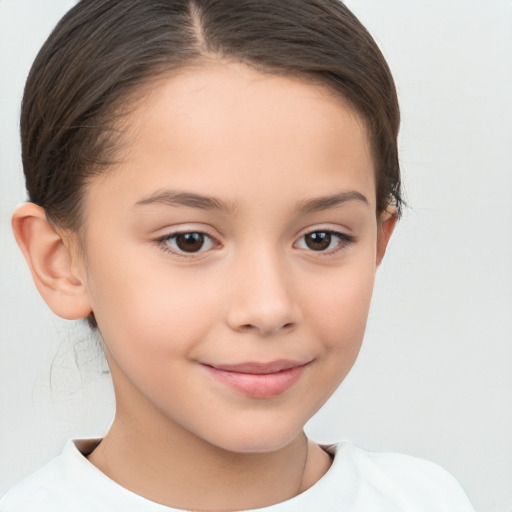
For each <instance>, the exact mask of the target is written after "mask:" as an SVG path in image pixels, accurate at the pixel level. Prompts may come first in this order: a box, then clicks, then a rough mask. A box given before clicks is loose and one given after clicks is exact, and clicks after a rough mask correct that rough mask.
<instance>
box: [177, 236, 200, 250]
mask: <svg viewBox="0 0 512 512" xmlns="http://www.w3.org/2000/svg"><path fill="white" fill-rule="evenodd" d="M203 244H204V235H202V234H201V233H183V234H181V235H178V236H177V237H176V245H177V246H178V247H179V248H180V249H181V250H182V251H184V252H197V251H199V250H201V248H202V247H203Z"/></svg>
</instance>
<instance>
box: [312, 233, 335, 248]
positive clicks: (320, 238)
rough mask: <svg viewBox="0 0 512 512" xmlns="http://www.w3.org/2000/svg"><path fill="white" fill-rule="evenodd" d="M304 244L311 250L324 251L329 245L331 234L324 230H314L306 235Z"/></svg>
mask: <svg viewBox="0 0 512 512" xmlns="http://www.w3.org/2000/svg"><path fill="white" fill-rule="evenodd" d="M306 245H307V246H308V247H309V248H310V249H312V250H313V251H324V250H325V249H327V247H329V245H331V234H330V233H327V232H325V231H316V232H314V233H309V234H308V235H306Z"/></svg>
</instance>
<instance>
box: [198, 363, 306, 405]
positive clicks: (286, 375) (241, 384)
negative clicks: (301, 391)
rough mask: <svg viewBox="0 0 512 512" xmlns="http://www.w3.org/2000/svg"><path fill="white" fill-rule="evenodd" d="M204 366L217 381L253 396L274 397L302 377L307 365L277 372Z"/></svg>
mask: <svg viewBox="0 0 512 512" xmlns="http://www.w3.org/2000/svg"><path fill="white" fill-rule="evenodd" d="M203 367H204V368H205V369H206V370H207V371H208V372H209V373H210V375H212V376H213V378H215V379H216V380H217V381H220V382H221V383H223V384H226V385H228V386H229V387H231V388H233V389H235V390H236V391H239V392H241V393H243V394H244V395H247V396H250V397H252V398H274V397H276V396H279V395H281V394H283V393H284V392H285V391H287V390H288V389H290V388H291V387H292V386H293V385H294V384H295V383H296V382H297V381H298V380H299V378H300V376H301V375H302V372H303V371H304V369H305V367H306V365H302V366H294V367H293V368H288V369H287V370H282V371H280V372H275V373H241V372H231V371H226V370H221V369H219V368H213V367H212V366H206V365H203Z"/></svg>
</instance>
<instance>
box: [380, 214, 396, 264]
mask: <svg viewBox="0 0 512 512" xmlns="http://www.w3.org/2000/svg"><path fill="white" fill-rule="evenodd" d="M397 220H398V214H397V213H396V212H394V211H393V212H389V211H386V212H384V213H383V214H382V215H381V217H380V219H378V224H377V266H378V265H380V264H381V262H382V259H383V258H384V254H385V253H386V248H387V246H388V242H389V239H390V238H391V235H392V234H393V231H394V229H395V225H396V221H397Z"/></svg>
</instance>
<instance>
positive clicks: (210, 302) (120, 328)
mask: <svg viewBox="0 0 512 512" xmlns="http://www.w3.org/2000/svg"><path fill="white" fill-rule="evenodd" d="M137 263H138V261H137V258H133V259H132V260H129V259H125V260H124V261H122V263H120V264H118V265H117V266H116V267H115V268H113V267H111V266H109V271H108V272H103V271H102V269H100V268H98V269H91V270H92V271H91V275H94V280H90V281H89V287H90V296H91V302H92V307H93V311H94V314H95V316H96V320H97V322H98V326H99V328H100V332H101V334H102V337H103V339H104V342H105V343H106V345H107V346H108V347H109V350H110V351H111V353H112V354H113V355H115V356H117V354H116V353H117V352H123V353H124V354H126V353H129V354H130V356H129V357H130V358H131V359H133V360H142V359H146V360H147V359H152V358H159V357H162V356H163V357H165V355H166V354H167V355H172V354H173V353H178V352H180V353H183V352H185V353H187V352H189V351H192V350H193V349H194V347H195V346H196V345H197V344H198V343H200V341H201V339H203V338H204V337H205V336H206V333H207V332H208V330H209V328H210V327H211V323H212V321H213V319H214V317H215V313H216V311H215V304H216V303H218V297H216V296H215V294H214V293H212V292H211V291H210V293H208V289H206V290H204V289H203V288H204V283H203V282H202V280H201V276H200V275H198V274H197V273H194V272H188V273H187V272H171V269H170V268H169V269H167V271H166V269H165V267H164V268H161V267H157V266H156V265H155V266H153V267H152V266H151V265H148V266H146V267H145V268H144V269H141V268H140V265H138V264H137ZM127 276H129V277H127ZM198 290H199V291H200V293H198ZM128 346H130V350H129V351H125V350H122V351H121V350H120V349H125V348H127V347H128ZM119 357H121V358H128V356H127V355H122V354H121V353H120V354H119Z"/></svg>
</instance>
